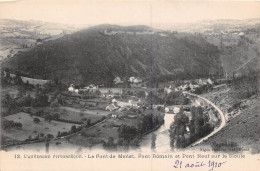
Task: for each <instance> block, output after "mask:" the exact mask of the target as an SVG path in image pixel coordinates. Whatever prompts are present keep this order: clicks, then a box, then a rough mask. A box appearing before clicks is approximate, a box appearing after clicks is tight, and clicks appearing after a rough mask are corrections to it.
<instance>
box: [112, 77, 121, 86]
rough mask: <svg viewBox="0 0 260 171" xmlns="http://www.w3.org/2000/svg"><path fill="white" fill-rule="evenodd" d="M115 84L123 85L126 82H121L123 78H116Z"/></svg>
mask: <svg viewBox="0 0 260 171" xmlns="http://www.w3.org/2000/svg"><path fill="white" fill-rule="evenodd" d="M113 83H114V84H123V83H124V81H123V80H121V78H120V77H116V78H115V79H114V80H113Z"/></svg>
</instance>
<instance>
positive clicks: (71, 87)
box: [68, 84, 75, 92]
mask: <svg viewBox="0 0 260 171" xmlns="http://www.w3.org/2000/svg"><path fill="white" fill-rule="evenodd" d="M68 90H69V92H74V90H75V88H74V84H71V85H70V87H69V88H68Z"/></svg>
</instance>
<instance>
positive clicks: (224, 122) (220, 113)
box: [183, 92, 226, 147]
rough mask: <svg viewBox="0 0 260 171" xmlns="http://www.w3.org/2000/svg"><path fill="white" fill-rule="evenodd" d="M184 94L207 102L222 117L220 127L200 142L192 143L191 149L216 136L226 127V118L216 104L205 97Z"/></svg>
mask: <svg viewBox="0 0 260 171" xmlns="http://www.w3.org/2000/svg"><path fill="white" fill-rule="evenodd" d="M183 94H188V95H191V96H195V97H197V98H200V99H202V100H204V101H206V102H207V103H208V104H210V105H211V106H212V107H214V108H215V109H216V110H217V111H218V113H219V115H220V117H221V123H220V125H219V127H218V128H216V129H214V130H213V131H212V132H211V133H210V134H209V135H207V136H205V137H203V138H201V139H199V140H198V141H196V142H194V143H192V144H191V145H190V147H194V146H196V145H198V144H200V143H202V142H203V141H205V140H207V139H208V138H209V137H212V136H213V135H215V134H216V133H217V132H219V131H220V130H221V129H222V128H223V127H224V126H225V125H226V118H225V116H224V114H223V112H222V111H221V110H220V109H219V108H218V107H217V106H216V105H215V104H214V103H212V102H211V101H209V100H208V99H206V98H204V97H202V96H199V95H197V94H193V93H189V92H183Z"/></svg>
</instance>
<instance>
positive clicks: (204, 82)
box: [197, 78, 207, 85]
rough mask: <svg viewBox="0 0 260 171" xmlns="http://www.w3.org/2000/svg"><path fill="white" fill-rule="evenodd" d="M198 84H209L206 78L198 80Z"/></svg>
mask: <svg viewBox="0 0 260 171" xmlns="http://www.w3.org/2000/svg"><path fill="white" fill-rule="evenodd" d="M197 83H198V84H199V85H205V84H207V79H205V78H200V79H198V80H197Z"/></svg>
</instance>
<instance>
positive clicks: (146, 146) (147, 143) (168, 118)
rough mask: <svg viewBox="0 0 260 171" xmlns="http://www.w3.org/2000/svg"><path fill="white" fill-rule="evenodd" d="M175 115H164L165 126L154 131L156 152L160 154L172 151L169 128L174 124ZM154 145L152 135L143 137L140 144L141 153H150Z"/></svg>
mask: <svg viewBox="0 0 260 171" xmlns="http://www.w3.org/2000/svg"><path fill="white" fill-rule="evenodd" d="M173 118H174V114H165V115H164V124H163V125H162V126H161V127H160V128H159V129H157V130H156V131H154V134H155V135H156V140H155V149H154V150H155V151H156V152H160V153H165V152H169V151H171V146H170V133H169V131H168V130H169V128H170V125H171V123H172V122H173ZM151 144H152V133H150V134H147V135H146V136H144V137H143V139H142V142H141V143H140V148H139V150H140V151H141V152H150V151H151Z"/></svg>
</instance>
